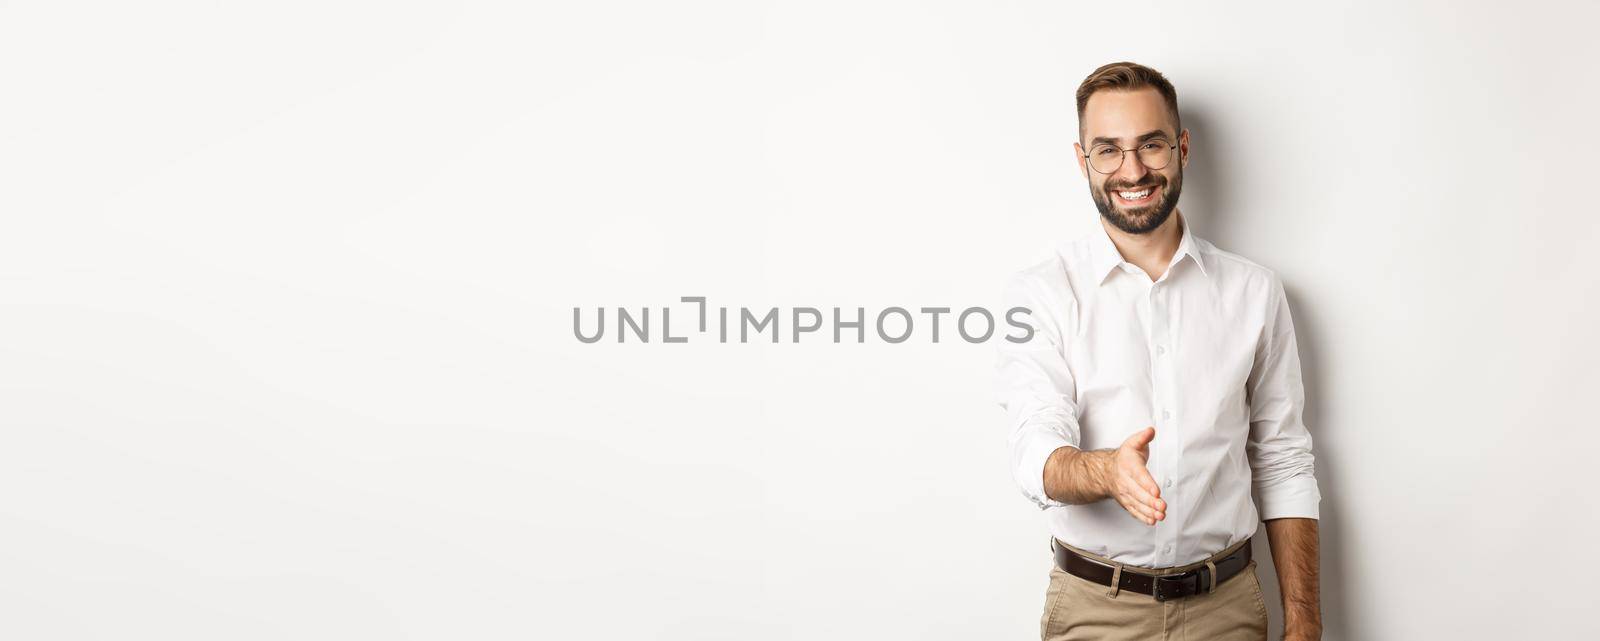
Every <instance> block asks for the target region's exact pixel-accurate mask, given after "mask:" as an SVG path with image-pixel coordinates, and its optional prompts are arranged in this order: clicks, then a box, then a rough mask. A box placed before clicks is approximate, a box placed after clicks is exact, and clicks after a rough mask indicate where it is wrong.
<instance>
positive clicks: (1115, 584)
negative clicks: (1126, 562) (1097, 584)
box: [1107, 563, 1122, 598]
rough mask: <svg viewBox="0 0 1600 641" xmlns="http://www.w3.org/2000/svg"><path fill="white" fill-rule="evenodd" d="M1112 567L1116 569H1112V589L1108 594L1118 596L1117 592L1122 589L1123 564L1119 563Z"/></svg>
mask: <svg viewBox="0 0 1600 641" xmlns="http://www.w3.org/2000/svg"><path fill="white" fill-rule="evenodd" d="M1111 567H1112V568H1115V569H1113V570H1111V591H1110V592H1108V593H1107V595H1108V596H1110V597H1112V598H1116V596H1117V593H1118V592H1121V591H1122V564H1121V563H1118V564H1116V565H1113V566H1111Z"/></svg>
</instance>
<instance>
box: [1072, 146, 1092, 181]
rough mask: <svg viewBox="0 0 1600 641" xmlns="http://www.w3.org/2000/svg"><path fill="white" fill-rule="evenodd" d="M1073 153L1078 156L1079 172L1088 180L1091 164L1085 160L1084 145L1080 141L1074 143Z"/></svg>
mask: <svg viewBox="0 0 1600 641" xmlns="http://www.w3.org/2000/svg"><path fill="white" fill-rule="evenodd" d="M1072 155H1073V156H1076V157H1077V158H1078V173H1081V174H1083V178H1084V180H1088V179H1089V165H1088V164H1087V163H1086V162H1085V159H1084V157H1083V145H1082V144H1080V143H1072Z"/></svg>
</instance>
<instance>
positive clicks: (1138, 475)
mask: <svg viewBox="0 0 1600 641" xmlns="http://www.w3.org/2000/svg"><path fill="white" fill-rule="evenodd" d="M1129 475H1130V476H1131V478H1132V479H1133V482H1134V483H1136V484H1138V486H1139V487H1140V488H1141V489H1143V490H1144V491H1145V493H1146V494H1149V495H1150V498H1154V499H1158V498H1161V486H1160V485H1158V484H1156V477H1154V476H1151V475H1150V470H1149V469H1146V468H1145V467H1144V466H1143V465H1140V466H1138V467H1135V468H1133V470H1132V471H1131V472H1129Z"/></svg>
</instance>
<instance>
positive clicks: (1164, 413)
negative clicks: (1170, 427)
mask: <svg viewBox="0 0 1600 641" xmlns="http://www.w3.org/2000/svg"><path fill="white" fill-rule="evenodd" d="M1161 418H1172V412H1169V411H1167V410H1161Z"/></svg>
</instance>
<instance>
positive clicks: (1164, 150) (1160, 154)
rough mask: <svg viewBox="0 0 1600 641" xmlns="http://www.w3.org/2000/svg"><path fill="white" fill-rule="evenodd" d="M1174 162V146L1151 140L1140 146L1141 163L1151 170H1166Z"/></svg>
mask: <svg viewBox="0 0 1600 641" xmlns="http://www.w3.org/2000/svg"><path fill="white" fill-rule="evenodd" d="M1171 161H1172V146H1171V145H1168V144H1167V143H1166V142H1164V141H1160V140H1150V141H1147V142H1145V143H1144V144H1142V145H1139V162H1140V163H1142V164H1144V166H1145V167H1146V168H1149V169H1166V167H1167V163H1169V162H1171Z"/></svg>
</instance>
